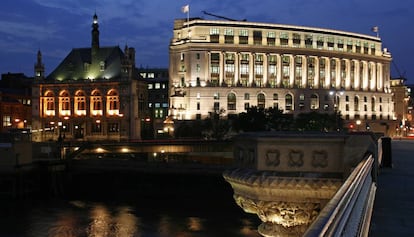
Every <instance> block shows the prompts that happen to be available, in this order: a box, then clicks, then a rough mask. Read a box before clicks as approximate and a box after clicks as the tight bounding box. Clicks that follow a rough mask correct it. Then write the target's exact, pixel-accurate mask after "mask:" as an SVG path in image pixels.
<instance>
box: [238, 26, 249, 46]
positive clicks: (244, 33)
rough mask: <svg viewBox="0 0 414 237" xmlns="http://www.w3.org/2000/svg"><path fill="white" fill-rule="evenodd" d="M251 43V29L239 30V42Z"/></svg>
mask: <svg viewBox="0 0 414 237" xmlns="http://www.w3.org/2000/svg"><path fill="white" fill-rule="evenodd" d="M248 43H249V30H246V29H242V30H240V31H239V44H248Z"/></svg>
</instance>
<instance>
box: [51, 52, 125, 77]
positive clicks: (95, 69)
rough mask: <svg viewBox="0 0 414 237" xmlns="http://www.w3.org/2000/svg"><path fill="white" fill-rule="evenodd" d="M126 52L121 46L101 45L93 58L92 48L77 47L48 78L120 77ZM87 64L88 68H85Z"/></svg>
mask: <svg viewBox="0 0 414 237" xmlns="http://www.w3.org/2000/svg"><path fill="white" fill-rule="evenodd" d="M124 57H125V54H124V52H123V51H122V50H121V49H120V48H119V46H114V47H101V48H99V49H98V51H97V53H96V55H94V57H93V60H92V52H91V48H75V49H72V51H71V52H70V53H69V54H68V56H66V58H65V59H64V60H63V61H62V62H61V63H60V64H59V66H57V67H56V69H55V70H54V71H53V72H52V73H50V74H49V76H47V79H46V80H59V81H64V80H79V79H88V78H89V79H95V78H107V79H112V78H119V77H121V73H122V60H123V59H124ZM101 62H104V63H105V69H104V70H103V71H101V70H100V63H101ZM85 64H89V65H88V70H85Z"/></svg>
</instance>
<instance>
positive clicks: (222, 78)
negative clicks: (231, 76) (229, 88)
mask: <svg viewBox="0 0 414 237" xmlns="http://www.w3.org/2000/svg"><path fill="white" fill-rule="evenodd" d="M224 54H225V53H224V52H220V53H219V55H220V62H219V86H221V85H222V84H223V80H224Z"/></svg>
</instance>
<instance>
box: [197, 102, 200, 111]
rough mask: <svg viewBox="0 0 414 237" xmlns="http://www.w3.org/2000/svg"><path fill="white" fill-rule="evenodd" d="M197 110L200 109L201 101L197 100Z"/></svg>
mask: <svg viewBox="0 0 414 237" xmlns="http://www.w3.org/2000/svg"><path fill="white" fill-rule="evenodd" d="M197 110H200V102H197Z"/></svg>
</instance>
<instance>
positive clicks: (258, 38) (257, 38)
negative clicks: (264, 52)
mask: <svg viewBox="0 0 414 237" xmlns="http://www.w3.org/2000/svg"><path fill="white" fill-rule="evenodd" d="M253 43H254V44H255V45H261V44H262V31H259V30H255V31H253Z"/></svg>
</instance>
